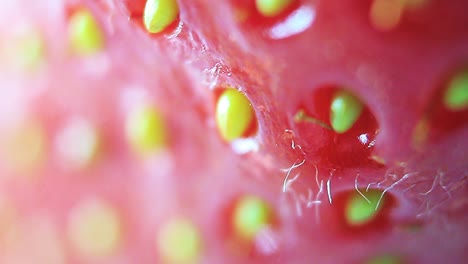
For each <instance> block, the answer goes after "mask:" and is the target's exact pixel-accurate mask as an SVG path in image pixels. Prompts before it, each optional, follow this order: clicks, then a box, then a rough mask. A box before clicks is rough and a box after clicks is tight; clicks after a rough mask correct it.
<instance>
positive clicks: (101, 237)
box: [68, 199, 122, 257]
mask: <svg viewBox="0 0 468 264" xmlns="http://www.w3.org/2000/svg"><path fill="white" fill-rule="evenodd" d="M68 237H69V239H70V241H71V243H72V245H73V247H74V248H75V250H76V251H77V252H78V253H80V254H82V255H85V256H87V257H104V256H109V255H112V254H113V253H115V252H116V251H117V250H118V247H119V245H120V243H121V240H122V224H121V220H120V217H119V214H118V213H117V211H116V210H115V209H114V208H113V207H112V206H111V205H109V204H107V203H106V202H104V201H100V200H94V199H93V200H88V201H84V202H82V203H81V204H79V205H78V207H76V208H75V209H73V211H72V212H71V215H70V220H69V224H68Z"/></svg>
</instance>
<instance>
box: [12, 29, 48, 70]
mask: <svg viewBox="0 0 468 264" xmlns="http://www.w3.org/2000/svg"><path fill="white" fill-rule="evenodd" d="M6 45H7V52H8V54H7V55H8V57H9V58H10V59H11V60H12V63H13V64H14V65H15V66H17V67H19V68H20V69H25V70H34V69H36V68H37V67H38V66H39V65H40V64H41V63H42V62H43V61H44V57H45V53H46V47H45V40H44V37H43V36H42V35H41V32H40V31H39V29H37V28H35V27H32V26H28V25H25V26H23V27H20V28H19V30H18V32H16V34H15V35H14V36H13V38H12V40H11V41H8V42H7V43H6Z"/></svg>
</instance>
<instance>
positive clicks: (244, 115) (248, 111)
mask: <svg viewBox="0 0 468 264" xmlns="http://www.w3.org/2000/svg"><path fill="white" fill-rule="evenodd" d="M254 121H255V112H254V110H253V108H252V105H251V104H250V101H249V100H248V99H247V97H245V95H243V94H242V93H240V92H239V91H237V90H235V89H232V88H229V89H226V90H225V91H224V92H223V93H222V94H221V96H220V97H219V98H218V102H217V104H216V124H217V126H218V130H219V132H220V134H221V136H222V138H223V139H224V140H226V141H232V140H235V139H238V138H242V137H243V135H244V134H245V133H246V132H247V130H248V129H249V127H250V126H251V125H252V122H254Z"/></svg>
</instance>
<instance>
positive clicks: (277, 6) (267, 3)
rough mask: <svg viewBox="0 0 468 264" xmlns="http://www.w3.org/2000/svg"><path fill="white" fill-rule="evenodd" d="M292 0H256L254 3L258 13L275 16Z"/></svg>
mask: <svg viewBox="0 0 468 264" xmlns="http://www.w3.org/2000/svg"><path fill="white" fill-rule="evenodd" d="M292 3H293V0H256V1H255V5H256V7H257V10H258V12H259V13H260V14H262V15H263V16H265V17H275V16H277V15H279V14H281V13H282V12H284V11H285V10H286V9H287V8H288V7H289V6H290V5H291V4H292Z"/></svg>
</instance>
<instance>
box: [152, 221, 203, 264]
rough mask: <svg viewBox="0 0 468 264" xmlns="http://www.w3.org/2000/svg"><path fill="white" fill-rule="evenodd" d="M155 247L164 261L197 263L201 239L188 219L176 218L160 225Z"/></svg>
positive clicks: (200, 249)
mask: <svg viewBox="0 0 468 264" xmlns="http://www.w3.org/2000/svg"><path fill="white" fill-rule="evenodd" d="M157 248H158V251H159V254H160V255H161V257H162V259H163V260H164V261H165V262H164V263H167V264H189V263H198V262H199V260H200V256H201V251H202V239H201V236H200V233H199V231H198V229H197V227H196V226H195V225H194V224H193V223H192V222H191V221H190V220H188V219H185V218H176V219H171V220H170V221H168V222H166V223H165V224H163V225H162V226H161V228H160V231H159V233H158V236H157Z"/></svg>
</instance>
